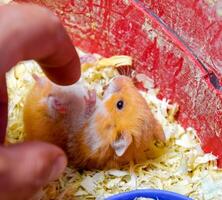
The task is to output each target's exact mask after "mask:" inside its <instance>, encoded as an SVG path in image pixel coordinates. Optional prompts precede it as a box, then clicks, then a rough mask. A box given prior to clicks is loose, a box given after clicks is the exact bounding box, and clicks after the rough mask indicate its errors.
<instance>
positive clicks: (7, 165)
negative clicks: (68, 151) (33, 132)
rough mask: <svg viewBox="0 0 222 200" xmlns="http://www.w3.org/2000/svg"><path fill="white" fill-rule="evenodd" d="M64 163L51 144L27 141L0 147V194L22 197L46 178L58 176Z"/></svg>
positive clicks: (8, 197)
mask: <svg viewBox="0 0 222 200" xmlns="http://www.w3.org/2000/svg"><path fill="white" fill-rule="evenodd" d="M66 164H67V159H66V156H65V155H64V153H63V151H62V150H60V149H59V148H57V147H56V146H54V145H50V144H47V143H41V142H28V143H23V144H17V145H13V146H10V147H7V148H6V147H5V148H4V147H1V148H0V197H1V199H4V200H12V199H13V200H14V199H16V200H26V199H29V198H30V197H31V196H32V195H33V194H35V193H36V192H37V191H39V189H40V188H41V187H42V186H45V185H46V184H47V183H48V182H49V181H52V180H55V179H56V178H58V177H59V176H60V175H61V173H62V172H63V171H64V169H65V166H66Z"/></svg>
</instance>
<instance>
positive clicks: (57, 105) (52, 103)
mask: <svg viewBox="0 0 222 200" xmlns="http://www.w3.org/2000/svg"><path fill="white" fill-rule="evenodd" d="M48 105H49V108H51V109H54V110H56V111H57V112H58V113H60V114H65V113H66V112H67V108H66V106H65V105H64V104H63V103H62V102H61V100H60V99H58V98H57V97H54V96H52V95H50V96H49V97H48Z"/></svg>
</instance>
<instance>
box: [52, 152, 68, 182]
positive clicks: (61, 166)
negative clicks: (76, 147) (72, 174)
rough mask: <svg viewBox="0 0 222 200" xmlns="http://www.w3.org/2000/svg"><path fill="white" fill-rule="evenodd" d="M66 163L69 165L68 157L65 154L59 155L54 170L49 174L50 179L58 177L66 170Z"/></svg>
mask: <svg viewBox="0 0 222 200" xmlns="http://www.w3.org/2000/svg"><path fill="white" fill-rule="evenodd" d="M66 165H67V159H66V157H65V156H59V157H58V158H56V160H55V161H54V164H53V167H52V171H51V173H50V176H49V181H53V180H55V179H57V178H58V177H59V176H60V175H61V174H62V173H63V171H64V170H65V168H66Z"/></svg>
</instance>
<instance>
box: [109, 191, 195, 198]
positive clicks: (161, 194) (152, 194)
mask: <svg viewBox="0 0 222 200" xmlns="http://www.w3.org/2000/svg"><path fill="white" fill-rule="evenodd" d="M136 197H137V198H139V197H144V198H153V199H155V200H192V199H190V198H188V197H186V196H183V195H181V194H177V193H174V192H169V191H164V190H133V191H130V192H124V193H120V194H117V195H114V196H111V197H108V198H107V199H106V200H134V199H135V198H136Z"/></svg>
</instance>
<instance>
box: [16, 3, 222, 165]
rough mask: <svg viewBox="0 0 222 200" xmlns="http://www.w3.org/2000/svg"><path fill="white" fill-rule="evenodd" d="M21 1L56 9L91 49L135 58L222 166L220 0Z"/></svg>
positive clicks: (79, 41)
mask: <svg viewBox="0 0 222 200" xmlns="http://www.w3.org/2000/svg"><path fill="white" fill-rule="evenodd" d="M18 2H33V3H37V4H40V5H44V6H46V7H48V8H50V9H51V10H52V11H54V12H55V13H56V14H57V15H58V16H59V17H60V18H61V20H62V22H63V23H64V25H65V27H66V28H67V31H68V32H69V34H70V36H71V38H72V40H73V43H74V44H75V45H76V46H78V47H80V48H81V49H82V50H84V51H86V52H91V53H99V54H101V55H103V56H111V55H117V54H125V55H130V56H132V57H133V58H134V67H135V69H136V70H137V71H138V72H141V73H144V74H146V75H148V76H149V77H151V78H152V79H154V80H155V86H156V87H159V88H160V89H161V90H160V95H159V96H160V97H161V96H162V97H166V98H168V99H170V100H171V101H172V102H177V103H178V104H179V106H180V111H179V114H178V120H179V121H180V122H181V123H182V125H183V126H184V127H188V126H192V127H194V128H195V129H196V130H197V133H198V136H199V139H200V140H201V143H202V148H203V150H204V151H205V152H212V153H213V154H214V155H217V156H218V157H219V159H218V165H219V166H220V167H222V120H221V119H222V84H221V82H222V1H217V2H216V1H213V0H158V1H157V0H141V1H139V0H137V1H136V0H134V1H133V0H54V1H53V0H31V1H30V0H23V1H21V0H18ZM30 17H32V16H30ZM64 51H65V49H64Z"/></svg>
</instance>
